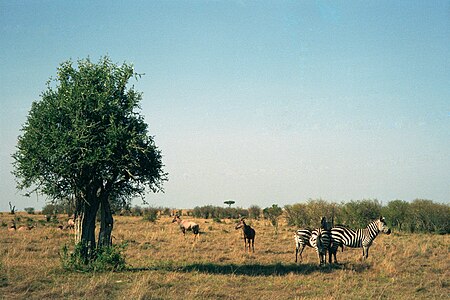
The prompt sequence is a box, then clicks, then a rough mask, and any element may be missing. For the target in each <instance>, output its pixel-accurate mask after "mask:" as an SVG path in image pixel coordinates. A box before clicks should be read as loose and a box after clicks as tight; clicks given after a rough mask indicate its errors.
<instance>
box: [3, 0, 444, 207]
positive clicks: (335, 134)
mask: <svg viewBox="0 0 450 300" xmlns="http://www.w3.org/2000/svg"><path fill="white" fill-rule="evenodd" d="M104 55H108V56H109V57H110V58H111V60H112V61H113V62H116V63H118V64H121V63H123V62H127V63H132V64H134V66H135V70H136V72H138V73H144V74H145V75H144V76H142V78H140V79H139V80H138V81H132V82H130V84H132V85H134V86H135V88H136V89H137V90H139V91H141V92H142V93H143V100H142V111H141V113H142V114H143V115H144V116H145V120H146V122H147V123H148V124H149V133H150V134H151V135H152V136H154V139H155V143H156V145H157V146H158V147H159V149H160V150H161V151H162V154H163V163H164V164H165V171H166V172H168V173H169V181H168V182H166V183H165V185H164V189H165V192H164V193H158V194H152V193H148V194H147V195H146V197H145V200H146V201H147V202H148V203H149V204H150V205H152V206H164V207H173V208H193V207H195V206H202V205H219V206H221V205H224V204H223V202H224V201H226V200H234V201H236V204H235V205H236V206H239V207H244V208H245V207H249V206H250V205H259V206H260V207H262V208H264V207H267V206H270V205H272V204H278V205H281V206H282V205H286V204H293V203H299V202H305V201H307V200H308V199H319V198H321V199H325V200H328V201H333V202H342V201H350V200H359V199H378V200H380V201H382V203H384V204H385V203H387V202H389V201H391V200H395V199H401V200H405V201H412V200H413V199H416V198H422V199H431V200H433V201H435V202H440V203H449V202H450V171H449V170H450V1H427V0H424V1H370V2H368V1H243V0H242V1H206V0H204V1H201V0H194V1H175V0H174V1H132V2H129V1H45V0H43V1H33V0H29V1H20V0H19V1H12V0H0V103H1V105H0V139H1V143H0V211H8V209H9V206H8V202H9V201H11V202H12V203H13V204H14V205H15V206H16V208H17V209H19V210H22V209H23V208H25V207H35V208H36V209H40V208H41V207H42V206H44V205H45V204H46V200H47V199H46V197H45V196H39V197H36V196H35V195H33V196H31V197H30V198H27V197H24V196H23V194H24V192H23V191H18V190H17V189H16V181H15V178H14V176H13V175H12V174H11V171H12V165H11V163H12V161H13V160H12V158H11V154H12V153H13V152H15V150H16V148H15V147H16V144H17V137H18V136H19V135H20V134H21V132H20V128H21V127H22V125H23V124H24V123H25V121H26V118H27V115H28V112H29V110H30V108H31V103H32V102H33V101H37V100H39V99H40V94H41V92H42V91H44V89H45V84H46V82H47V80H48V79H49V78H50V77H52V76H53V77H54V76H55V75H56V68H57V67H58V65H59V64H60V63H62V62H64V61H67V60H69V59H70V60H72V61H77V60H78V59H83V58H86V57H90V58H91V59H92V60H93V61H98V60H99V59H100V57H102V56H104ZM133 203H134V204H141V200H139V199H137V200H135V201H134V202H133Z"/></svg>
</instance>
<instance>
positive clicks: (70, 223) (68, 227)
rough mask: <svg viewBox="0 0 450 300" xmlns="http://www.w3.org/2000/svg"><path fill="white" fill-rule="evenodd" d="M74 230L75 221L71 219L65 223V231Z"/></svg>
mask: <svg viewBox="0 0 450 300" xmlns="http://www.w3.org/2000/svg"><path fill="white" fill-rule="evenodd" d="M74 228H75V221H74V220H73V218H70V219H69V220H68V221H67V229H74Z"/></svg>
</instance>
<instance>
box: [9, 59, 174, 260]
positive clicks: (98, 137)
mask: <svg viewBox="0 0 450 300" xmlns="http://www.w3.org/2000/svg"><path fill="white" fill-rule="evenodd" d="M133 77H134V78H136V79H137V78H138V77H139V75H138V74H136V73H135V72H134V68H133V66H132V65H130V64H126V63H124V64H122V65H121V66H119V65H116V64H114V63H112V62H111V60H110V59H109V58H108V57H103V58H101V59H100V60H99V62H98V63H93V62H91V60H90V59H89V58H88V59H83V60H78V61H77V66H74V64H73V63H72V62H71V61H66V62H63V63H62V64H61V65H60V66H59V67H58V69H57V77H56V79H50V80H49V81H48V82H47V88H46V90H45V91H44V92H43V93H42V94H41V96H40V98H41V99H40V100H38V101H35V102H33V103H32V106H31V110H30V112H29V114H28V118H27V121H26V123H25V124H24V125H23V128H22V132H23V134H22V135H21V136H19V138H18V144H17V151H16V152H15V153H14V154H13V159H14V171H13V174H14V175H15V176H16V178H17V187H18V188H19V189H21V190H26V191H27V192H28V194H30V193H31V192H34V191H35V192H37V193H40V194H46V195H48V197H50V199H51V200H53V201H58V200H64V199H70V200H71V201H72V202H73V204H74V207H75V218H76V219H75V221H76V224H77V225H76V229H77V230H76V242H77V243H79V244H81V247H82V250H81V256H82V257H83V258H84V259H85V260H86V261H88V260H89V259H90V258H91V257H92V256H93V254H94V250H95V248H96V241H95V216H96V214H97V211H98V210H99V209H100V213H101V224H100V233H99V238H98V243H97V244H98V245H99V247H102V246H109V245H111V244H112V242H111V231H112V229H113V217H112V213H111V209H110V208H111V204H112V203H117V202H119V203H128V202H129V201H130V200H131V198H132V197H135V196H137V195H141V196H143V194H144V192H145V190H146V188H149V189H150V190H151V191H153V192H158V191H161V190H162V184H163V182H164V181H165V180H167V173H164V172H163V164H162V160H161V152H160V150H158V148H157V147H156V145H155V143H154V140H153V137H152V136H150V135H149V134H148V126H147V124H146V123H145V122H144V117H143V116H142V115H141V114H140V113H139V112H138V111H137V110H138V109H139V108H140V107H139V102H140V100H141V98H142V94H141V93H139V92H137V91H135V89H134V87H133V86H132V87H127V84H128V81H129V80H130V79H131V78H133Z"/></svg>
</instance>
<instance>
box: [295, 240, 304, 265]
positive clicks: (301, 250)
mask: <svg viewBox="0 0 450 300" xmlns="http://www.w3.org/2000/svg"><path fill="white" fill-rule="evenodd" d="M304 249H305V245H304V244H302V245H301V248H300V253H299V254H300V262H303V256H302V253H303V250H304ZM297 251H298V249H297ZM295 261H297V255H296V256H295Z"/></svg>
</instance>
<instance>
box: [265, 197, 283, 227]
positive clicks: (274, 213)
mask: <svg viewBox="0 0 450 300" xmlns="http://www.w3.org/2000/svg"><path fill="white" fill-rule="evenodd" d="M282 214H283V209H282V208H281V207H279V206H278V205H277V204H272V206H271V207H266V208H264V209H263V215H264V218H266V219H269V220H270V222H271V223H272V225H273V227H275V234H278V218H279V217H280V216H281V215H282Z"/></svg>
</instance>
